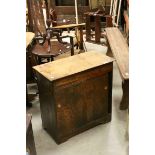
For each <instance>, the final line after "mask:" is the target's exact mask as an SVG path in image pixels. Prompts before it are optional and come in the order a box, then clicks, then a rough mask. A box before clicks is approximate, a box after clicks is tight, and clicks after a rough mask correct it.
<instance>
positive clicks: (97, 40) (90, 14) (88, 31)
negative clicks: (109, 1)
mask: <svg viewBox="0 0 155 155" xmlns="http://www.w3.org/2000/svg"><path fill="white" fill-rule="evenodd" d="M85 16H86V41H92V39H91V37H92V35H91V29H92V28H94V29H95V43H100V38H101V19H103V20H105V24H106V25H105V27H112V17H111V16H109V15H105V14H104V13H102V14H100V13H98V14H97V13H95V12H87V13H85ZM91 19H92V20H91ZM93 20H94V22H92V21H93Z"/></svg>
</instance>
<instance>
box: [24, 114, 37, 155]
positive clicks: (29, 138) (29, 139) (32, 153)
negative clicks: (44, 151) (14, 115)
mask: <svg viewBox="0 0 155 155" xmlns="http://www.w3.org/2000/svg"><path fill="white" fill-rule="evenodd" d="M31 119H32V115H30V114H27V115H26V150H27V151H28V153H29V155H36V148H35V143H34V137H33V130H32V123H31Z"/></svg>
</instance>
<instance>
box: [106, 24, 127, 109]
mask: <svg viewBox="0 0 155 155" xmlns="http://www.w3.org/2000/svg"><path fill="white" fill-rule="evenodd" d="M106 36H107V41H108V42H107V43H108V52H107V55H108V56H110V55H113V56H114V58H115V59H116V63H117V66H118V69H119V72H120V75H121V78H122V89H123V96H122V101H121V104H120V109H122V110H124V109H127V108H128V105H129V47H128V44H127V42H126V40H125V39H124V37H123V35H122V33H121V32H120V30H119V29H118V28H116V27H113V28H106Z"/></svg>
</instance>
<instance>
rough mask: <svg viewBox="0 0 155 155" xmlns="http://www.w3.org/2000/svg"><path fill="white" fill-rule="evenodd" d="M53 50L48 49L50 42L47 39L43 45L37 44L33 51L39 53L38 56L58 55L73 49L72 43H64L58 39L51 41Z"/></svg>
mask: <svg viewBox="0 0 155 155" xmlns="http://www.w3.org/2000/svg"><path fill="white" fill-rule="evenodd" d="M50 44H51V50H50V51H48V48H49V46H48V42H47V41H46V42H45V43H44V44H43V45H39V44H37V45H36V46H35V47H34V48H33V50H32V53H33V54H35V55H37V56H42V57H46V56H47V57H48V56H49V57H50V56H53V57H56V56H58V55H60V54H62V53H65V52H68V51H70V50H71V44H69V43H66V44H62V43H60V42H58V41H51V42H50Z"/></svg>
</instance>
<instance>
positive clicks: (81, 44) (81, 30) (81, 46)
mask: <svg viewBox="0 0 155 155" xmlns="http://www.w3.org/2000/svg"><path fill="white" fill-rule="evenodd" d="M79 29H80V45H79V49H80V50H84V47H83V27H82V26H80V27H79Z"/></svg>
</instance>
